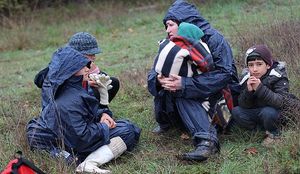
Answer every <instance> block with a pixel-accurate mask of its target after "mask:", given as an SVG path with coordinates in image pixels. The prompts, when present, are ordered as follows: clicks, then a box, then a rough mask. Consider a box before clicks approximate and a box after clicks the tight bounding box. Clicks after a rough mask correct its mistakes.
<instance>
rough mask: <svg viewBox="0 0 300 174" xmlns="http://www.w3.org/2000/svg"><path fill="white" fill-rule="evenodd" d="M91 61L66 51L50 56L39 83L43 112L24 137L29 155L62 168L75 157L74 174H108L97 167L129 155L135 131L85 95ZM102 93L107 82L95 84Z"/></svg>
mask: <svg viewBox="0 0 300 174" xmlns="http://www.w3.org/2000/svg"><path fill="white" fill-rule="evenodd" d="M90 64H91V62H90V60H89V59H87V58H86V57H85V56H84V55H82V54H81V53H80V52H78V51H76V50H74V49H73V48H71V47H68V46H67V47H63V48H60V49H58V50H57V51H56V52H55V53H54V54H53V56H52V60H51V62H50V64H49V72H48V75H47V78H46V79H45V81H44V83H43V100H44V101H47V102H45V107H44V108H43V110H42V112H41V114H40V116H39V117H38V118H34V119H32V120H30V121H29V123H28V125H27V138H28V141H29V145H30V148H31V149H32V150H45V151H47V152H49V153H50V154H51V155H53V156H55V157H58V156H59V157H63V158H65V159H66V161H67V162H68V163H70V162H74V161H75V160H74V159H75V158H76V159H77V161H76V162H77V163H80V165H79V166H78V167H77V169H76V171H77V172H90V173H108V172H109V171H107V170H101V169H100V168H99V166H100V165H102V164H104V163H107V162H109V161H110V160H112V159H114V158H116V157H118V156H119V155H121V154H122V153H123V152H125V151H126V150H129V151H130V150H132V149H133V148H134V147H135V145H136V144H137V142H138V140H139V136H140V132H141V130H140V128H138V127H137V126H135V125H134V124H133V123H131V122H130V121H128V120H117V121H114V119H113V118H112V112H111V111H110V110H109V109H108V108H102V109H101V108H100V106H99V101H98V100H97V99H96V98H95V97H94V96H91V95H89V94H88V91H87V89H85V87H84V85H83V84H85V83H84V82H85V81H87V80H88V79H89V77H88V72H89V66H90ZM99 82H100V83H101V84H102V85H99V88H101V87H103V88H105V89H107V86H108V85H109V84H110V81H109V78H101V79H100V81H99Z"/></svg>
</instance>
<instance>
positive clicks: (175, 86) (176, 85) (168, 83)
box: [162, 74, 182, 92]
mask: <svg viewBox="0 0 300 174" xmlns="http://www.w3.org/2000/svg"><path fill="white" fill-rule="evenodd" d="M162 87H163V88H164V89H165V90H168V91H171V92H175V91H176V90H179V89H181V88H182V84H181V76H178V75H175V74H171V75H170V77H169V78H165V79H164V81H163V84H162Z"/></svg>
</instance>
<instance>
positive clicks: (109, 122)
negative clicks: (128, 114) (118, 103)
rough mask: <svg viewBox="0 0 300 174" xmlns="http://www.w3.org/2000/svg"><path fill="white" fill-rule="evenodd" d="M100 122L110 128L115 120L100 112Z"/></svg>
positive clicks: (114, 124) (114, 123)
mask: <svg viewBox="0 0 300 174" xmlns="http://www.w3.org/2000/svg"><path fill="white" fill-rule="evenodd" d="M100 123H105V124H106V125H107V126H108V127H109V128H110V129H112V128H115V127H116V122H115V121H114V120H113V119H112V118H111V117H110V116H109V115H108V114H107V113H103V114H102V116H101V119H100Z"/></svg>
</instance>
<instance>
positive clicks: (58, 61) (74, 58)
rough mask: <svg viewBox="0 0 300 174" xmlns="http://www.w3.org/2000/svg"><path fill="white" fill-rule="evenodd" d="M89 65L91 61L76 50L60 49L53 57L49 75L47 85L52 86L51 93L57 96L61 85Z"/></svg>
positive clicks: (69, 48)
mask: <svg viewBox="0 0 300 174" xmlns="http://www.w3.org/2000/svg"><path fill="white" fill-rule="evenodd" d="M89 64H90V60H89V59H87V58H86V57H85V56H84V55H83V54H81V53H80V52H78V51H76V50H75V49H73V48H71V47H68V46H67V47H62V48H59V49H58V50H57V51H56V52H55V53H54V54H53V55H52V60H51V62H50V64H49V72H48V74H47V77H48V82H47V83H48V84H50V86H49V87H50V88H51V93H52V94H53V95H55V93H56V91H57V88H58V87H59V86H60V85H62V84H63V83H64V82H65V81H66V80H67V79H69V78H70V77H71V76H73V75H74V74H75V73H76V72H78V71H79V70H81V69H82V68H83V67H85V66H88V65H89ZM49 82H50V83H49Z"/></svg>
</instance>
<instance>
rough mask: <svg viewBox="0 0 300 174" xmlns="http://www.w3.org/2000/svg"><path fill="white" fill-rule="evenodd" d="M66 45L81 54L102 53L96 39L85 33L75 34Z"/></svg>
mask: <svg viewBox="0 0 300 174" xmlns="http://www.w3.org/2000/svg"><path fill="white" fill-rule="evenodd" d="M68 45H69V46H70V47H72V48H73V49H75V50H77V51H79V52H80V53H82V54H88V55H93V54H99V53H101V52H102V51H101V49H100V48H99V47H98V44H97V40H96V38H95V37H94V36H93V35H91V34H90V33H87V32H78V33H75V34H74V35H73V36H72V37H71V38H70V40H69V43H68Z"/></svg>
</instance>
